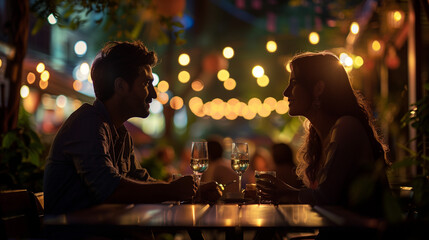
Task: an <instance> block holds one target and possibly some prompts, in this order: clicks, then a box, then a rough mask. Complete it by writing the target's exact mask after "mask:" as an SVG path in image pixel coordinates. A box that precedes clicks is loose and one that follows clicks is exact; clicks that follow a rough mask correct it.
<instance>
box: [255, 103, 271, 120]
mask: <svg viewBox="0 0 429 240" xmlns="http://www.w3.org/2000/svg"><path fill="white" fill-rule="evenodd" d="M270 114H271V107H270V106H269V105H268V104H265V103H263V104H262V105H261V108H260V109H259V110H258V115H259V116H261V117H268V116H270Z"/></svg>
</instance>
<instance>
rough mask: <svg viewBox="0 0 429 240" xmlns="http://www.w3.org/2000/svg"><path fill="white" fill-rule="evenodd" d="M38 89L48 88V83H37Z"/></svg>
mask: <svg viewBox="0 0 429 240" xmlns="http://www.w3.org/2000/svg"><path fill="white" fill-rule="evenodd" d="M39 87H40V89H46V88H47V87H48V81H39Z"/></svg>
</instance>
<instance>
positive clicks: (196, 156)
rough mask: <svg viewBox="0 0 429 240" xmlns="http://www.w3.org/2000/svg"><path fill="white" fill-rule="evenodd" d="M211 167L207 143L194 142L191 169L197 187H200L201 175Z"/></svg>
mask: <svg viewBox="0 0 429 240" xmlns="http://www.w3.org/2000/svg"><path fill="white" fill-rule="evenodd" d="M208 166H209V157H208V150H207V142H192V148H191V168H192V171H194V177H195V180H196V182H197V185H198V186H199V185H200V182H201V175H202V174H203V172H204V171H206V169H207V168H208Z"/></svg>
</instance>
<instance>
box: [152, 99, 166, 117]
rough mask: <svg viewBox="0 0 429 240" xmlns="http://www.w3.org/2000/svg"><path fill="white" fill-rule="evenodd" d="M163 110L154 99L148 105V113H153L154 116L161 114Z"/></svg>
mask: <svg viewBox="0 0 429 240" xmlns="http://www.w3.org/2000/svg"><path fill="white" fill-rule="evenodd" d="M163 109H164V107H163V106H162V104H161V103H160V102H159V101H158V100H156V99H154V100H153V101H152V102H151V103H150V108H149V111H150V112H151V113H154V114H157V113H161V112H162V110H163Z"/></svg>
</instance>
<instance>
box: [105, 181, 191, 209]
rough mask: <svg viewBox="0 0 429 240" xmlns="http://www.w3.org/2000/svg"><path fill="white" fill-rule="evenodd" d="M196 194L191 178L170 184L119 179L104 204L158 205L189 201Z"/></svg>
mask: <svg viewBox="0 0 429 240" xmlns="http://www.w3.org/2000/svg"><path fill="white" fill-rule="evenodd" d="M195 192H196V186H195V185H194V181H193V179H192V176H185V177H183V178H180V179H178V180H176V181H173V182H171V183H161V182H156V183H153V182H140V181H134V180H132V179H129V178H121V180H120V182H119V185H118V186H117V188H116V189H115V190H114V191H113V193H112V194H111V195H110V196H109V197H108V198H107V199H106V200H105V203H160V202H163V201H170V200H175V201H176V200H189V199H191V198H192V196H193V195H194V194H195Z"/></svg>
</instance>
